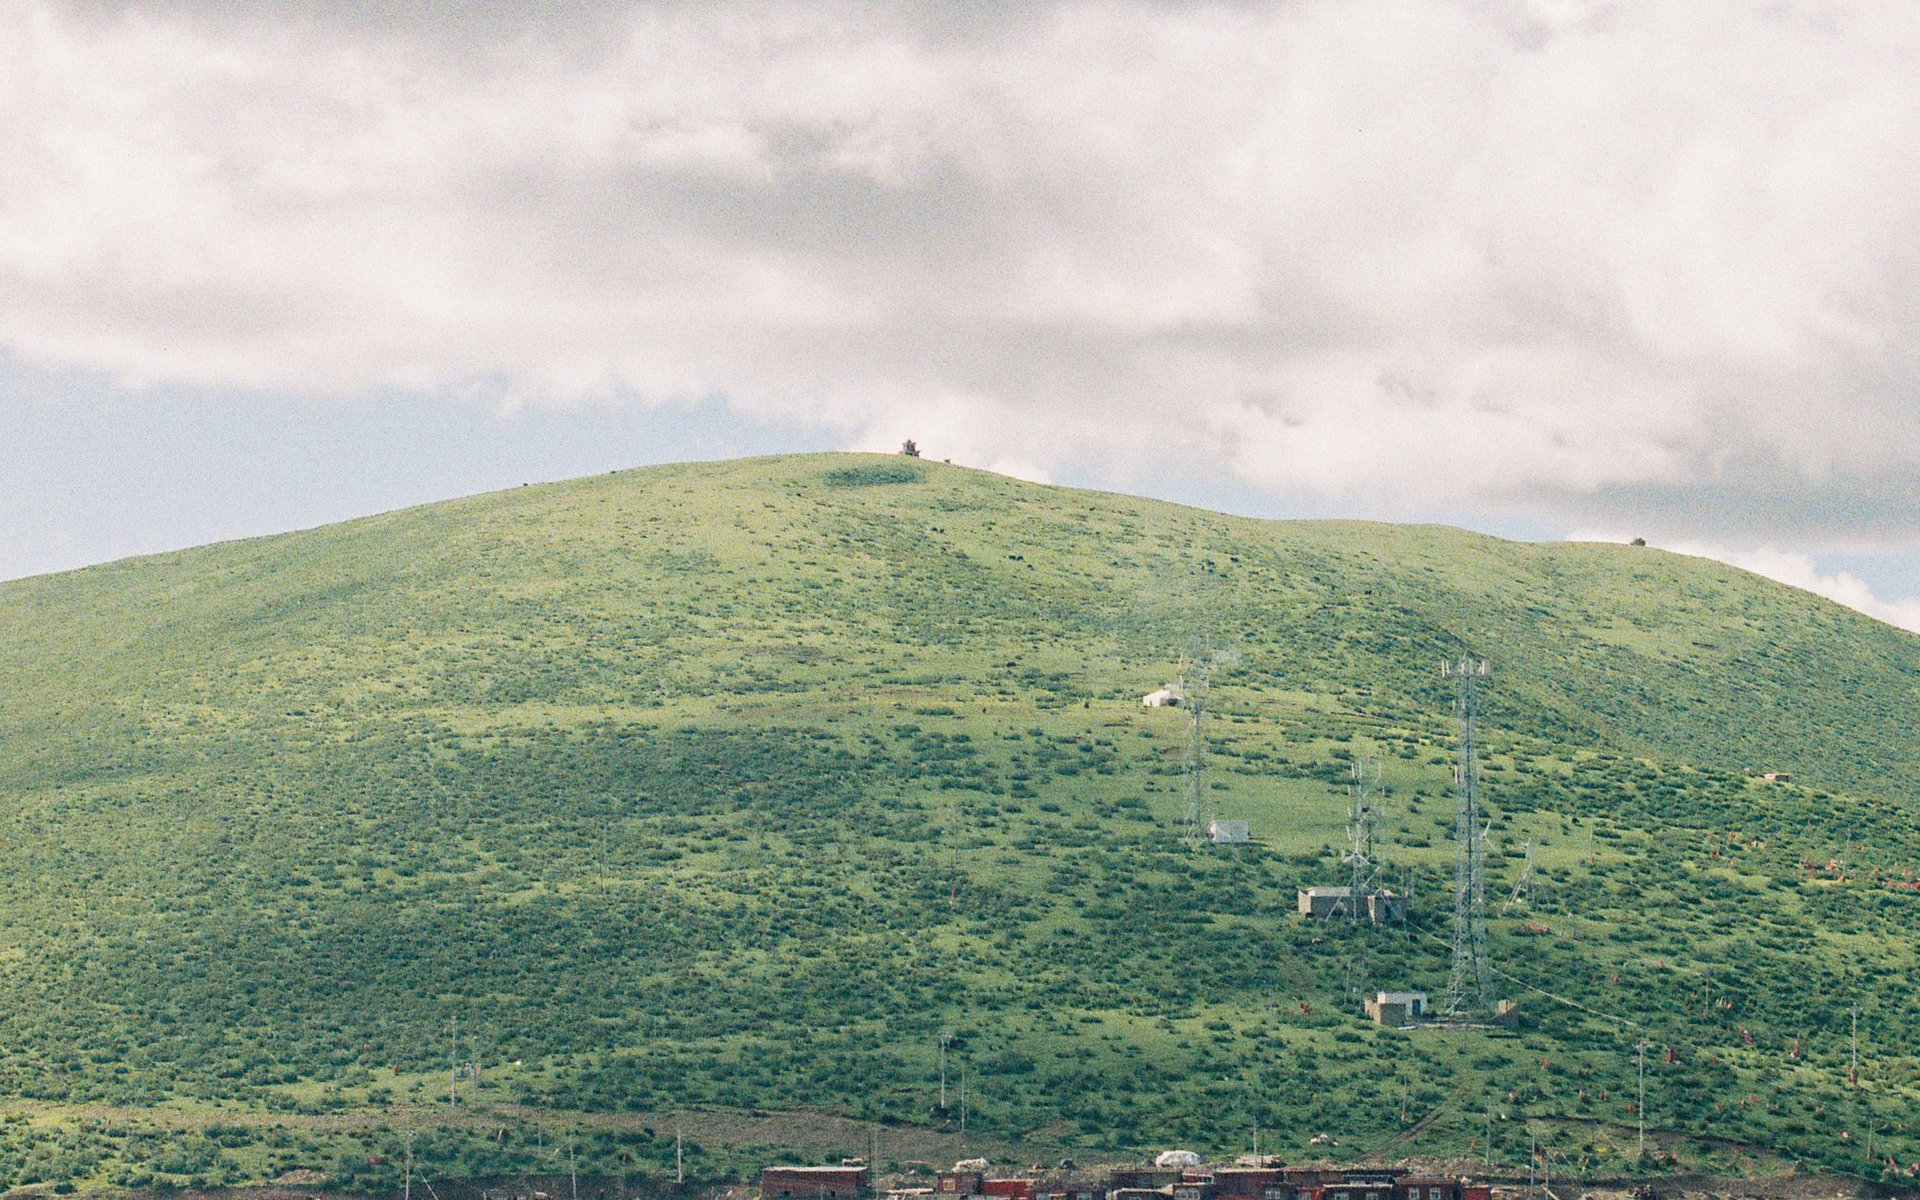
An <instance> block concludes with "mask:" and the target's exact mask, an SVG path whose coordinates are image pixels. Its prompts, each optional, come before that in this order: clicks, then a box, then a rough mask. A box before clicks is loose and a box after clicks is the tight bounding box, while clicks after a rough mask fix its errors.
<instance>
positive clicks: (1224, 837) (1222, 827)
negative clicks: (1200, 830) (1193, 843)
mask: <svg viewBox="0 0 1920 1200" xmlns="http://www.w3.org/2000/svg"><path fill="white" fill-rule="evenodd" d="M1207 840H1208V841H1210V842H1212V843H1214V844H1215V845H1216V846H1237V845H1240V844H1241V843H1243V842H1245V841H1246V840H1247V823H1246V822H1245V821H1241V820H1215V821H1208V822H1207Z"/></svg>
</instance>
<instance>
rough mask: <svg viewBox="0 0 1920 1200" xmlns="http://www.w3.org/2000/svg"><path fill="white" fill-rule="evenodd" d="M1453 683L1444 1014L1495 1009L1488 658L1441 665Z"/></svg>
mask: <svg viewBox="0 0 1920 1200" xmlns="http://www.w3.org/2000/svg"><path fill="white" fill-rule="evenodd" d="M1441 671H1442V673H1444V674H1447V675H1451V676H1452V677H1453V679H1454V683H1455V691H1454V714H1455V716H1456V717H1457V718H1458V719H1459V722H1460V736H1459V749H1458V751H1457V756H1456V761H1455V763H1454V769H1453V773H1454V787H1455V790H1456V792H1457V793H1458V795H1459V806H1458V808H1457V809H1456V811H1455V814H1454V823H1453V839H1454V871H1453V969H1452V970H1451V971H1450V972H1449V973H1448V975H1447V998H1446V1001H1445V1003H1444V1005H1443V1006H1442V1008H1441V1010H1440V1011H1441V1013H1442V1015H1444V1016H1449V1017H1456V1016H1464V1015H1468V1014H1472V1013H1490V1012H1492V1011H1493V972H1492V971H1491V969H1490V968H1489V966H1488V963H1487V844H1486V833H1487V831H1486V829H1485V828H1484V827H1483V826H1482V825H1481V822H1480V762H1479V758H1478V753H1477V747H1476V745H1475V743H1474V737H1475V732H1476V730H1475V725H1476V723H1477V722H1478V720H1479V717H1480V693H1479V683H1480V680H1481V679H1482V678H1484V677H1485V676H1486V674H1487V664H1486V662H1485V660H1482V659H1474V658H1462V659H1460V660H1459V661H1457V662H1451V663H1443V664H1442V665H1441Z"/></svg>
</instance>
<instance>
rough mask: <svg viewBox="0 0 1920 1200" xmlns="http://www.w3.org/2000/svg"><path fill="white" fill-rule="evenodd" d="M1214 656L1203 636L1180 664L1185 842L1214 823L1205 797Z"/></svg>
mask: <svg viewBox="0 0 1920 1200" xmlns="http://www.w3.org/2000/svg"><path fill="white" fill-rule="evenodd" d="M1212 673H1213V655H1212V653H1211V652H1210V650H1209V648H1208V646H1207V644H1206V642H1205V640H1204V639H1196V640H1195V641H1194V642H1193V643H1192V644H1190V645H1189V646H1188V647H1187V653H1186V654H1185V656H1184V657H1183V658H1182V660H1181V664H1180V703H1181V705H1182V706H1183V707H1185V708H1186V710H1187V744H1186V749H1185V752H1184V753H1183V754H1182V755H1181V758H1180V794H1181V800H1182V803H1181V815H1182V816H1183V817H1184V818H1185V820H1186V826H1187V843H1188V844H1189V845H1198V844H1199V841H1200V835H1201V833H1202V832H1204V831H1205V829H1206V827H1207V826H1208V825H1210V824H1212V823H1213V808H1212V801H1211V800H1210V799H1209V798H1208V797H1207V724H1208V722H1209V720H1210V719H1211V716H1212V714H1210V713H1209V712H1208V711H1207V691H1208V688H1209V686H1210V685H1211V683H1212Z"/></svg>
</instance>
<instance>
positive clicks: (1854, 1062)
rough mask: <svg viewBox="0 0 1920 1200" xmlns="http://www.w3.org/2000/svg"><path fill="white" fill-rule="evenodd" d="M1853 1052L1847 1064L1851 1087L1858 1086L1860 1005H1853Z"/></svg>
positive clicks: (1848, 1081)
mask: <svg viewBox="0 0 1920 1200" xmlns="http://www.w3.org/2000/svg"><path fill="white" fill-rule="evenodd" d="M1852 1041H1853V1052H1852V1054H1851V1056H1850V1061H1849V1063H1848V1065H1847V1083H1848V1084H1849V1085H1850V1086H1852V1087H1859V1086H1860V1006H1859V1005H1858V1004H1856V1005H1854V1006H1853V1035H1852Z"/></svg>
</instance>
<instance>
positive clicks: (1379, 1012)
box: [1367, 992, 1427, 1029]
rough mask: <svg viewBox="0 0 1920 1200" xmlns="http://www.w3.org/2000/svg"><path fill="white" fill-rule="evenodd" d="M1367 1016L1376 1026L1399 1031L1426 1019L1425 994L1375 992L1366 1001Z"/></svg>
mask: <svg viewBox="0 0 1920 1200" xmlns="http://www.w3.org/2000/svg"><path fill="white" fill-rule="evenodd" d="M1367 1016H1369V1017H1371V1018H1372V1019H1373V1023H1374V1024H1376V1025H1387V1026H1391V1027H1392V1028H1394V1029H1401V1028H1404V1027H1406V1026H1408V1025H1415V1024H1418V1023H1419V1022H1421V1021H1424V1020H1426V1019H1427V994H1426V993H1425V992H1376V993H1374V997H1373V999H1371V1000H1369V1001H1367Z"/></svg>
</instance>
